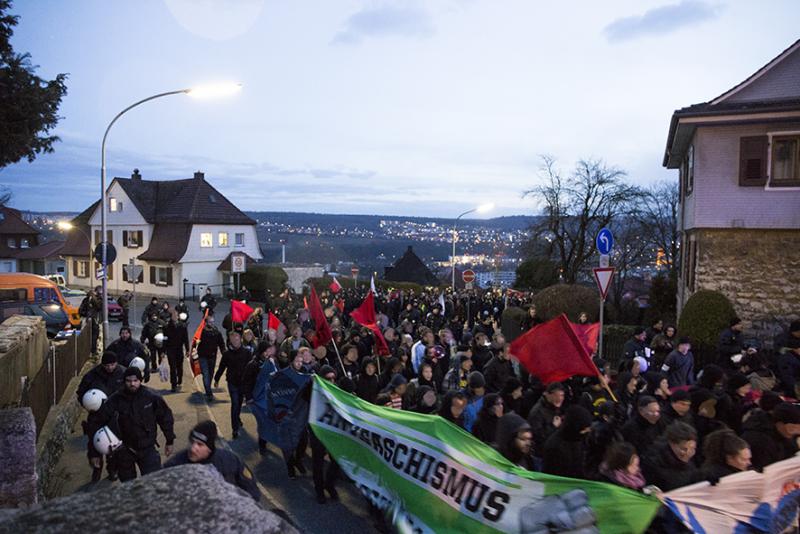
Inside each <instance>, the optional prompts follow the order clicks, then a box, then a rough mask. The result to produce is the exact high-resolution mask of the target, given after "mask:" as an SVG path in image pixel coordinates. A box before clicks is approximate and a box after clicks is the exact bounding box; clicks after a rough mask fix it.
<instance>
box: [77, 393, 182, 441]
mask: <svg viewBox="0 0 800 534" xmlns="http://www.w3.org/2000/svg"><path fill="white" fill-rule="evenodd" d="M97 415H98V417H97V420H96V422H95V424H96V425H97V427H96V428H93V429H91V431H90V435H92V436H93V435H94V433H95V432H96V431H97V430H98V429H99V428H100V427H102V426H105V425H109V426H110V428H111V431H112V432H114V433H115V434H116V435H117V437H118V438H119V439H121V440H122V443H123V444H124V445H125V446H126V447H129V448H131V449H134V450H140V449H146V448H148V447H152V446H154V445H157V441H156V438H157V428H156V425H158V426H159V427H161V431H162V432H163V433H164V438H165V439H166V440H167V441H166V443H167V445H172V443H173V442H174V441H175V432H174V431H173V428H172V427H173V423H174V419H173V417H172V410H170V409H169V406H167V403H166V402H164V399H163V398H161V395H159V394H158V393H155V392H153V390H151V389H150V388H148V387H147V386H140V387H139V389H138V390H137V391H136V393H133V394H131V393H129V392H128V391H127V390H126V389H124V388H123V389H121V390H119V391H117V392H116V393H114V394H113V395H111V396H110V397H109V398H108V401H106V402H105V403H104V404H103V406H102V407H101V408H100V410H98V412H97Z"/></svg>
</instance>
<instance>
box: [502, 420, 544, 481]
mask: <svg viewBox="0 0 800 534" xmlns="http://www.w3.org/2000/svg"><path fill="white" fill-rule="evenodd" d="M526 429H528V430H529V429H530V425H529V424H528V423H527V422H526V421H525V419H523V418H522V417H520V416H519V415H517V414H515V413H507V414H505V415H504V416H503V417H501V418H500V419H498V420H497V431H496V433H495V448H496V449H497V450H498V451H499V452H500V454H502V455H503V456H504V457H505V458H506V459H507V460H509V461H511V462H513V463H514V464H515V465H518V466H520V467H522V468H523V469H527V470H529V471H533V470H534V467H535V466H534V459H533V456H532V454H527V455H523V454H522V453H521V452H520V450H519V449H518V448H516V447H515V446H514V440H515V438H516V437H517V434H518V433H519V432H520V431H521V430H526ZM533 439H534V440H536V436H534V437H533ZM532 452H533V449H531V453H532Z"/></svg>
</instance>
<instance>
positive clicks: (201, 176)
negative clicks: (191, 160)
mask: <svg viewBox="0 0 800 534" xmlns="http://www.w3.org/2000/svg"><path fill="white" fill-rule="evenodd" d="M205 177H206V175H205V174H204V173H202V172H200V171H197V172H195V173H194V179H195V180H202V179H204V178H205Z"/></svg>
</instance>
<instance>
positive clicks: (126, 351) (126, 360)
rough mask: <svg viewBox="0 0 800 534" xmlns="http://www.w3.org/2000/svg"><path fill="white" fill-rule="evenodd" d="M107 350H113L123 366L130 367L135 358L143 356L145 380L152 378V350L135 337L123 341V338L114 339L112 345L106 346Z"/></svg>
mask: <svg viewBox="0 0 800 534" xmlns="http://www.w3.org/2000/svg"><path fill="white" fill-rule="evenodd" d="M106 350H107V351H110V352H113V353H114V354H116V355H117V363H118V364H119V365H121V366H123V367H130V366H131V362H132V361H133V359H134V358H137V357H138V358H141V359H143V360H144V363H145V365H144V381H145V382H147V381H149V380H150V365H149V360H150V351H149V350H148V349H147V347H145V346H144V344H142V343H139V342H138V341H136V340H135V339H133V338H130V339H128V341H122V338H118V339H116V340H114V342H113V343H111V345H109V346H108V347H106Z"/></svg>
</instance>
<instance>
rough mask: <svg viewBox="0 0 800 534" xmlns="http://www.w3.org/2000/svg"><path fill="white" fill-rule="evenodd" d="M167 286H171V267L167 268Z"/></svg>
mask: <svg viewBox="0 0 800 534" xmlns="http://www.w3.org/2000/svg"><path fill="white" fill-rule="evenodd" d="M167 285H168V286H171V285H172V267H167Z"/></svg>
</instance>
